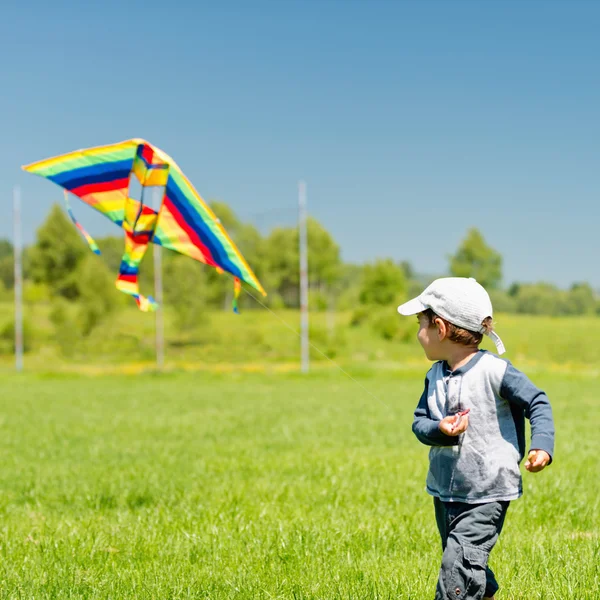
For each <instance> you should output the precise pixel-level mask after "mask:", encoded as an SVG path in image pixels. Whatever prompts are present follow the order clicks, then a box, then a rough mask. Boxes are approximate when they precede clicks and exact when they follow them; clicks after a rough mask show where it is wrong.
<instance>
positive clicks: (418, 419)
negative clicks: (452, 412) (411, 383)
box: [412, 377, 459, 446]
mask: <svg viewBox="0 0 600 600" xmlns="http://www.w3.org/2000/svg"><path fill="white" fill-rule="evenodd" d="M428 389H429V383H428V378H427V377H426V378H425V389H424V390H423V393H422V394H421V399H420V400H419V404H418V405H417V408H416V410H415V414H414V420H413V425H412V430H413V433H414V434H415V435H416V436H417V439H418V440H419V441H420V442H421V443H422V444H425V445H426V446H457V445H458V438H459V436H450V435H446V434H445V433H444V432H443V431H440V428H439V424H440V422H439V421H436V420H435V419H432V418H431V415H430V413H429V407H428V406H427V392H428Z"/></svg>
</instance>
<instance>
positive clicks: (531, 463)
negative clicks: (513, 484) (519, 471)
mask: <svg viewBox="0 0 600 600" xmlns="http://www.w3.org/2000/svg"><path fill="white" fill-rule="evenodd" d="M549 462H550V455H549V454H548V453H547V452H545V451H544V450H531V451H530V452H529V455H528V456H527V462H526V463H525V468H526V469H527V470H528V471H529V472H530V473H538V472H539V471H541V470H542V469H544V468H545V467H546V465H547V464H548V463H549Z"/></svg>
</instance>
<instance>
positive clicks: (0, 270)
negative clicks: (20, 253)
mask: <svg viewBox="0 0 600 600" xmlns="http://www.w3.org/2000/svg"><path fill="white" fill-rule="evenodd" d="M0 281H1V282H2V283H3V284H4V287H5V288H6V289H7V290H9V289H11V288H12V287H13V286H14V284H15V265H14V252H13V245H12V244H11V243H10V242H9V241H8V240H0Z"/></svg>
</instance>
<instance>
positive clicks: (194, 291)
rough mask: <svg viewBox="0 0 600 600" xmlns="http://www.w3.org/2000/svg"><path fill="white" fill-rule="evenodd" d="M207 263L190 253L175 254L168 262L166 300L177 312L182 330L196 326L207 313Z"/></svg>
mask: <svg viewBox="0 0 600 600" xmlns="http://www.w3.org/2000/svg"><path fill="white" fill-rule="evenodd" d="M206 268H207V267H206V265H203V264H200V263H198V262H197V261H195V260H192V259H191V258H188V257H187V256H177V255H176V256H173V257H171V259H170V260H169V261H168V262H166V263H165V269H164V283H165V301H166V303H167V304H168V305H169V306H171V307H172V308H173V310H174V311H175V322H176V326H177V328H178V329H179V330H180V331H187V330H190V329H192V328H193V327H194V326H195V325H197V324H198V323H199V322H201V321H202V319H203V318H204V316H205V314H206V308H207V306H206V297H207V293H208V291H207V277H206V271H205V270H206Z"/></svg>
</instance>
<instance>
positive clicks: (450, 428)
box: [438, 409, 469, 437]
mask: <svg viewBox="0 0 600 600" xmlns="http://www.w3.org/2000/svg"><path fill="white" fill-rule="evenodd" d="M468 412H469V410H468V409H467V410H463V411H462V412H459V413H458V414H456V415H450V416H448V417H444V418H443V419H442V420H441V421H440V424H439V425H438V427H439V430H440V431H441V432H442V433H445V434H446V435H449V436H451V437H455V436H457V435H460V434H461V433H464V432H465V431H466V430H467V427H468V426H469V416H468V414H467V413H468Z"/></svg>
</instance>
